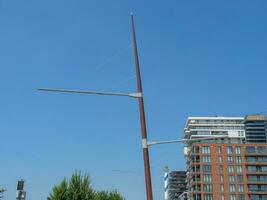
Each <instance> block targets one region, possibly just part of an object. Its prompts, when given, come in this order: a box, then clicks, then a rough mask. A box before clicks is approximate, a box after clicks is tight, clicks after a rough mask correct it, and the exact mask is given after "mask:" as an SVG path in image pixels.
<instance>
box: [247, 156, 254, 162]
mask: <svg viewBox="0 0 267 200" xmlns="http://www.w3.org/2000/svg"><path fill="white" fill-rule="evenodd" d="M246 161H247V162H256V158H255V157H246Z"/></svg>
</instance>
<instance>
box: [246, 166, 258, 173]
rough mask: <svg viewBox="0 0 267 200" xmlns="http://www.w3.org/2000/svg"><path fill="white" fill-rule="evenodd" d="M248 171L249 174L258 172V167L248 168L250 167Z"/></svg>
mask: <svg viewBox="0 0 267 200" xmlns="http://www.w3.org/2000/svg"><path fill="white" fill-rule="evenodd" d="M247 170H248V171H249V172H257V167H256V166H248V167H247Z"/></svg>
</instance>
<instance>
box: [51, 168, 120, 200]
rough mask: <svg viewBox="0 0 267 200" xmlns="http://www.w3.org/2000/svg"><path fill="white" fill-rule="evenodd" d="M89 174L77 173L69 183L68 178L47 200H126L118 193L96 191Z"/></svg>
mask: <svg viewBox="0 0 267 200" xmlns="http://www.w3.org/2000/svg"><path fill="white" fill-rule="evenodd" d="M90 183H91V182H90V179H89V176H88V175H87V174H85V175H82V174H81V173H80V172H75V173H74V174H73V175H72V177H71V179H70V180H69V181H68V180H67V179H66V178H64V179H63V181H62V182H61V183H60V184H59V185H58V186H55V187H53V189H52V192H51V193H50V195H49V197H48V198H47V200H124V198H123V197H122V196H121V195H120V194H119V193H118V192H116V191H115V192H107V191H100V192H97V191H95V190H94V189H93V188H92V187H91V184H90Z"/></svg>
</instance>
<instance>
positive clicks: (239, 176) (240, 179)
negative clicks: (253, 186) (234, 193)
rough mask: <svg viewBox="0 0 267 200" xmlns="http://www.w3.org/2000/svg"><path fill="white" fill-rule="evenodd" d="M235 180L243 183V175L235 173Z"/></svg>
mask: <svg viewBox="0 0 267 200" xmlns="http://www.w3.org/2000/svg"><path fill="white" fill-rule="evenodd" d="M237 182H238V183H243V176H242V175H237Z"/></svg>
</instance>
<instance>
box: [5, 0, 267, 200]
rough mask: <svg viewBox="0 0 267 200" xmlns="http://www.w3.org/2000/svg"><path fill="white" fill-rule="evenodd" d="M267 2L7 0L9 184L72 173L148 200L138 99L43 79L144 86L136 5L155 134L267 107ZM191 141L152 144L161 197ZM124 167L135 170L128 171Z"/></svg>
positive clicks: (36, 190) (179, 133)
mask: <svg viewBox="0 0 267 200" xmlns="http://www.w3.org/2000/svg"><path fill="white" fill-rule="evenodd" d="M266 10H267V2H266V1H265V0H256V1H251V0H236V1H232V0H227V1H214V0H203V1H177V0H169V1H162V0H161V1H160V0H154V1H141V0H120V1H117V0H112V1H111V0H110V1H107V0H106V1H104V0H98V1H96V0H91V1H86V0H80V1H71V0H46V1H40V0H27V1H15V0H0V91H1V97H0V121H1V123H0V134H1V144H0V155H1V161H0V165H1V167H0V169H1V170H0V186H3V187H5V188H7V189H8V192H7V193H6V195H5V199H6V200H12V199H14V198H15V188H16V181H17V180H18V179H19V178H24V179H25V180H26V190H27V192H28V199H29V200H38V199H45V198H46V197H47V196H48V193H49V191H50V189H51V187H52V186H53V185H55V184H57V183H59V181H60V180H61V179H62V178H63V177H69V176H70V175H71V173H72V172H73V171H74V170H82V171H84V172H87V173H89V174H90V176H91V178H92V184H93V186H94V187H95V188H96V189H108V190H114V189H118V190H119V191H120V192H121V193H122V194H123V195H124V196H125V197H127V199H128V200H144V199H145V190H144V178H143V162H142V151H141V142H140V127H139V113H138V103H137V101H136V100H133V99H128V98H121V97H96V96H89V95H70V94H55V93H40V92H37V91H36V88H38V87H56V88H69V89H88V90H90V89H95V90H109V91H118V92H134V91H136V86H135V79H134V73H135V71H134V62H133V55H132V49H131V31H130V17H129V14H130V12H131V11H133V12H134V14H135V21H136V31H137V40H138V47H139V54H140V55H139V56H140V66H141V71H142V78H143V89H144V100H145V108H146V117H147V125H148V127H147V128H148V134H149V139H155V140H156V139H157V140H163V139H178V138H182V137H183V127H184V124H185V122H186V118H187V117H188V116H214V115H226V116H239V115H241V116H243V115H245V114H249V113H251V114H252V113H258V112H264V113H266V111H267V104H266V102H267V92H266V86H267V79H266V74H267V67H266V65H267V59H266V52H267V37H266V35H267V28H266V20H267V12H266ZM165 165H168V166H169V167H170V168H171V169H172V170H182V169H184V168H185V164H184V158H183V155H182V145H165V146H157V147H153V148H152V149H151V166H152V177H153V188H154V196H155V200H161V199H162V198H163V168H164V166H165ZM116 170H126V171H132V173H129V172H118V171H116Z"/></svg>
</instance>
